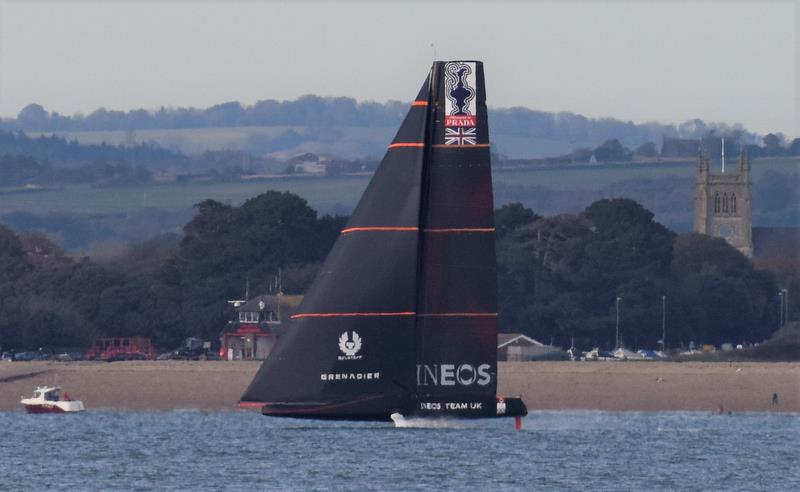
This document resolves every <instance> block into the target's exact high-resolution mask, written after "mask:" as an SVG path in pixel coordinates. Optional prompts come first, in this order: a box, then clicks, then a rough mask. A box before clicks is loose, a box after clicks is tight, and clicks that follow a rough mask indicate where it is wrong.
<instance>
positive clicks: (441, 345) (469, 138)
mask: <svg viewBox="0 0 800 492" xmlns="http://www.w3.org/2000/svg"><path fill="white" fill-rule="evenodd" d="M494 241H495V234H494V220H493V199H492V177H491V164H490V150H489V140H488V121H487V116H486V93H485V87H484V75H483V64H482V63H481V62H476V61H452V62H434V64H433V67H432V69H431V72H430V74H429V76H428V78H427V79H426V81H425V83H424V84H423V86H422V88H421V89H420V91H419V94H418V95H417V98H416V99H415V100H414V102H413V103H412V104H411V108H410V110H409V112H408V114H407V116H406V118H405V120H404V121H403V123H402V125H401V126H400V129H399V131H398V132H397V135H396V136H395V138H394V140H393V141H392V143H391V145H389V149H388V150H387V152H386V155H385V156H384V158H383V161H382V162H381V165H380V167H379V168H378V170H377V171H376V173H375V175H374V177H373V178H372V181H371V182H370V184H369V185H368V187H367V189H366V191H365V192H364V195H363V196H362V197H361V200H360V201H359V203H358V205H357V206H356V209H355V211H354V212H353V215H352V216H351V217H350V220H349V222H348V224H347V226H346V227H345V228H344V229H343V230H342V232H341V235H340V237H339V238H338V239H337V241H336V243H335V244H334V246H333V249H332V250H331V252H330V254H329V255H328V257H327V259H326V260H325V264H324V265H323V267H322V269H321V271H320V273H319V274H318V276H317V278H316V279H315V280H314V282H313V284H312V285H311V287H310V288H309V291H308V292H307V293H306V296H305V298H304V300H303V302H302V304H301V305H300V307H299V309H298V312H297V313H296V314H294V315H293V316H292V325H291V327H290V328H289V329H288V330H287V332H286V334H285V335H284V336H283V337H282V338H281V339H280V341H279V342H278V344H277V345H276V347H275V349H274V350H273V351H272V353H271V354H270V355H269V357H268V358H267V360H265V361H264V363H263V365H262V366H261V368H260V369H259V371H258V373H257V374H256V376H255V378H254V379H253V381H252V382H251V383H250V386H249V387H248V388H247V390H246V391H245V393H244V395H242V398H241V402H240V405H242V406H259V407H261V408H262V412H263V413H264V414H266V415H285V416H293V417H313V418H347V419H371V418H379V419H384V418H388V417H389V416H390V415H391V414H392V413H401V414H406V415H408V414H415V415H457V416H466V417H469V416H473V417H484V416H494V415H498V414H501V415H503V414H504V415H519V414H523V413H524V412H525V408H524V404H522V402H521V400H519V399H508V400H507V401H504V400H498V399H497V396H496V391H497V298H496V266H495V250H494Z"/></svg>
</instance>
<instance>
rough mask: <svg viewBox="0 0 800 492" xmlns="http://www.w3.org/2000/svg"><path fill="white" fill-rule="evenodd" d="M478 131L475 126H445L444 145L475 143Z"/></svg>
mask: <svg viewBox="0 0 800 492" xmlns="http://www.w3.org/2000/svg"><path fill="white" fill-rule="evenodd" d="M477 143H478V133H477V131H476V129H475V128H445V129H444V144H445V145H477Z"/></svg>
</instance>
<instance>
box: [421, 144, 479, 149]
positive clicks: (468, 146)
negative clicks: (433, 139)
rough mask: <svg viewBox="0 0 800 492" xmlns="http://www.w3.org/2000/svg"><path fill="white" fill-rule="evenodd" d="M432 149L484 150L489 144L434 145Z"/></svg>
mask: <svg viewBox="0 0 800 492" xmlns="http://www.w3.org/2000/svg"><path fill="white" fill-rule="evenodd" d="M433 147H435V148H437V149H486V148H488V147H489V144H472V145H447V144H434V145H433Z"/></svg>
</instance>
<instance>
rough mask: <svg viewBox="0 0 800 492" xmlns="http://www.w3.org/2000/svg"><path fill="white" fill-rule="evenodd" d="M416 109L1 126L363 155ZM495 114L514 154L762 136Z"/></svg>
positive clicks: (296, 109) (122, 117) (20, 120)
mask: <svg viewBox="0 0 800 492" xmlns="http://www.w3.org/2000/svg"><path fill="white" fill-rule="evenodd" d="M407 109H408V103H405V102H398V101H389V102H386V103H377V102H371V101H362V102H359V101H356V100H355V99H351V98H345V97H319V96H315V95H307V96H303V97H300V98H298V99H297V100H294V101H275V100H270V99H267V100H261V101H258V102H256V103H255V104H253V105H251V106H244V105H242V104H240V103H239V102H236V101H234V102H227V103H223V104H217V105H214V106H211V107H208V108H163V107H162V108H160V109H159V110H157V111H148V110H144V109H138V110H131V111H127V112H125V111H118V110H107V109H105V108H100V109H97V110H96V111H94V112H92V113H90V114H89V115H86V116H84V115H73V116H64V115H60V114H58V113H51V112H48V111H47V110H46V109H45V108H43V107H42V106H40V105H38V104H30V105H28V106H26V107H25V108H23V110H22V111H20V113H19V115H18V116H17V118H6V119H2V120H0V129H6V130H12V131H17V130H23V131H26V132H28V133H31V134H56V135H62V136H68V137H70V138H75V139H77V140H78V141H79V142H82V143H103V142H105V143H108V144H114V145H116V144H123V143H124V144H129V145H130V144H136V143H156V144H158V145H161V146H164V147H166V148H169V149H172V150H176V151H180V152H184V153H189V154H192V153H200V152H203V151H205V150H209V149H232V150H242V151H245V152H249V153H252V154H256V155H270V156H278V157H280V156H287V155H296V154H298V153H304V152H314V153H320V154H327V155H334V156H337V157H341V158H361V157H365V156H370V155H372V156H375V155H381V154H382V153H383V151H384V149H385V147H386V144H387V142H389V141H390V140H391V138H392V136H393V135H394V132H395V131H396V129H397V126H398V125H399V123H400V122H401V120H402V118H403V116H404V115H405V113H406V111H407ZM489 116H490V131H491V140H492V142H493V144H494V149H495V152H496V153H498V154H502V155H505V156H507V157H509V158H532V157H533V158H535V157H547V156H554V155H562V154H567V153H569V152H571V151H573V150H574V149H576V148H581V147H595V146H597V145H599V144H600V143H602V142H604V141H606V140H608V139H618V140H619V141H620V142H622V143H623V144H624V145H626V146H628V147H631V148H635V147H638V146H640V145H642V144H644V143H646V142H658V143H660V142H661V141H662V139H663V138H675V137H680V138H702V137H704V136H707V135H709V134H713V133H714V132H717V133H724V134H736V136H737V138H738V139H739V140H740V141H741V142H742V143H756V142H757V141H758V137H757V136H756V135H755V134H753V133H749V132H747V131H746V130H745V129H744V128H742V127H741V126H740V125H726V124H721V123H706V122H704V121H702V120H699V119H695V120H690V121H687V122H684V123H681V124H677V125H675V124H663V123H641V124H636V123H633V122H631V121H623V120H619V119H615V118H587V117H585V116H582V115H580V114H575V113H569V112H559V113H552V112H544V111H536V110H533V109H528V108H522V107H515V108H490V114H489Z"/></svg>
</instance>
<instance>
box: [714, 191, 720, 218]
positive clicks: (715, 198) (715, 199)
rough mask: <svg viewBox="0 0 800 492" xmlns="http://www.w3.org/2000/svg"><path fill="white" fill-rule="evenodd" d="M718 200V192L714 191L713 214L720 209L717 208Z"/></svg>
mask: <svg viewBox="0 0 800 492" xmlns="http://www.w3.org/2000/svg"><path fill="white" fill-rule="evenodd" d="M719 202H720V200H719V193H714V213H715V214H718V213H719V211H720V208H719V205H720V203H719Z"/></svg>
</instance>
